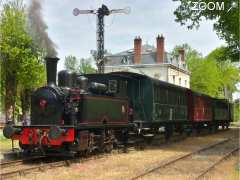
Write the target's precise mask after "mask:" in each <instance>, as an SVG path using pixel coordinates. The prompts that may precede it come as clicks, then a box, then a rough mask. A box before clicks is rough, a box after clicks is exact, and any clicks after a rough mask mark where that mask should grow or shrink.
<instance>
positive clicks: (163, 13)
mask: <svg viewBox="0 0 240 180" xmlns="http://www.w3.org/2000/svg"><path fill="white" fill-rule="evenodd" d="M29 1H30V0H24V2H25V3H26V4H27V5H28V4H29ZM41 1H42V6H43V9H42V13H43V17H44V20H45V21H46V24H47V25H48V34H49V36H50V38H51V39H52V41H53V42H54V43H55V44H56V46H57V52H58V57H59V58H60V59H61V60H60V62H59V64H58V71H59V70H62V69H64V58H65V57H66V56H68V55H74V56H76V57H78V58H87V57H90V56H91V54H90V51H91V50H95V49H96V17H95V15H92V14H89V15H79V16H73V14H72V11H73V9H74V8H79V9H97V8H99V7H100V6H101V5H102V4H105V5H107V6H108V7H109V9H119V8H125V7H130V8H131V13H130V14H128V15H125V14H112V15H110V16H108V17H106V18H105V49H107V50H108V51H110V52H111V53H117V52H121V51H124V50H127V49H131V48H133V40H134V38H135V37H136V36H140V37H141V38H142V42H143V44H145V43H148V44H150V45H154V46H156V37H157V35H158V34H163V36H164V37H165V50H166V51H167V52H169V51H171V50H172V49H173V48H174V46H176V45H180V44H183V43H188V44H189V45H190V46H191V47H192V48H194V49H196V50H197V51H198V52H201V53H202V55H203V56H206V55H207V54H208V53H210V52H211V51H212V50H214V49H215V48H216V47H219V46H221V45H224V44H225V42H224V41H223V40H220V39H219V38H218V36H217V35H216V32H215V31H214V30H213V23H214V22H213V21H206V20H203V21H202V22H201V24H200V28H199V29H197V30H196V29H194V30H188V29H187V27H186V26H181V25H180V24H179V23H177V22H175V16H174V14H173V12H174V10H175V9H176V8H177V7H178V5H179V2H174V1H172V0H151V1H150V0H41Z"/></svg>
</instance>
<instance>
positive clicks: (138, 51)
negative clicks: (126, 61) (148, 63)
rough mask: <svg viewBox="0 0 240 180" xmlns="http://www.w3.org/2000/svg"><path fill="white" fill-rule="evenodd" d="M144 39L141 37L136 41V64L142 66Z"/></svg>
mask: <svg viewBox="0 0 240 180" xmlns="http://www.w3.org/2000/svg"><path fill="white" fill-rule="evenodd" d="M141 51H142V39H141V38H140V36H138V37H136V38H135V39H134V64H141Z"/></svg>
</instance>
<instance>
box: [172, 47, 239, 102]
mask: <svg viewBox="0 0 240 180" xmlns="http://www.w3.org/2000/svg"><path fill="white" fill-rule="evenodd" d="M179 48H184V49H185V59H186V63H187V65H188V69H189V71H190V72H191V77H190V87H191V89H192V90H194V91H197V92H202V93H205V94H208V95H210V96H213V97H219V98H224V97H226V98H229V99H231V94H232V93H233V92H235V91H237V89H236V86H235V85H236V84H237V82H239V81H240V70H239V69H238V68H236V67H235V66H233V65H232V63H231V62H230V61H229V60H228V59H227V56H225V52H226V51H225V48H224V47H220V48H216V49H215V50H213V51H212V52H211V53H209V55H208V56H207V57H202V56H201V54H200V53H199V52H197V51H196V50H194V49H192V48H191V47H190V46H189V45H188V44H183V45H178V46H175V48H174V49H173V51H172V54H173V55H174V54H177V52H178V49H179Z"/></svg>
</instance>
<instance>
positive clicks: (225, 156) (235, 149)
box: [195, 147, 239, 180]
mask: <svg viewBox="0 0 240 180" xmlns="http://www.w3.org/2000/svg"><path fill="white" fill-rule="evenodd" d="M236 151H239V147H236V148H234V149H233V150H231V151H230V152H228V153H227V154H225V155H224V156H223V157H222V158H221V159H219V160H218V161H216V162H215V163H213V164H212V165H211V166H209V167H208V168H207V169H206V170H204V171H202V172H201V173H200V174H199V175H198V176H197V177H196V178H195V179H196V180H197V179H200V178H201V177H203V176H204V175H205V174H207V173H208V172H209V171H210V170H212V169H213V168H214V167H215V166H216V165H218V164H219V163H221V162H222V161H223V160H225V159H227V158H228V157H229V156H231V155H232V154H233V153H235V152H236Z"/></svg>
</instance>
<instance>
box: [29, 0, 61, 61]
mask: <svg viewBox="0 0 240 180" xmlns="http://www.w3.org/2000/svg"><path fill="white" fill-rule="evenodd" d="M42 2H43V0H31V3H30V6H29V9H28V18H29V26H30V27H29V30H30V33H31V35H32V37H33V40H34V42H35V44H36V45H37V46H40V48H43V49H46V50H47V56H49V57H56V56H57V51H56V45H55V44H54V42H53V41H52V40H51V39H50V37H49V36H48V33H47V29H48V26H47V25H46V23H45V22H44V20H43V16H42V12H41V10H42Z"/></svg>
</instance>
